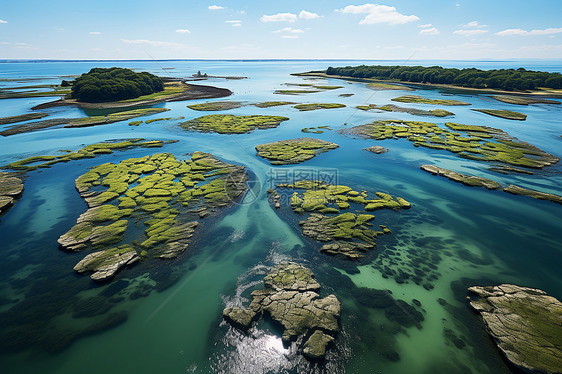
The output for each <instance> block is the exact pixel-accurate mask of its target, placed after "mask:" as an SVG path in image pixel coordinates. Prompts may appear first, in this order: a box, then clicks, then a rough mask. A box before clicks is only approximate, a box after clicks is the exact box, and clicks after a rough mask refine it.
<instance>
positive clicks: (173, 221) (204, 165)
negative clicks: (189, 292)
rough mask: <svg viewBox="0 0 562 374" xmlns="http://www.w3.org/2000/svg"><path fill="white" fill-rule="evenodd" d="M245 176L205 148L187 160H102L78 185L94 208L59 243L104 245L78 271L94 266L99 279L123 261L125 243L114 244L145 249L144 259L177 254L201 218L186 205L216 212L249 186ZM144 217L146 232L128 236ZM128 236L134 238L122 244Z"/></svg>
mask: <svg viewBox="0 0 562 374" xmlns="http://www.w3.org/2000/svg"><path fill="white" fill-rule="evenodd" d="M246 180H247V175H246V173H245V171H244V167H241V166H237V165H231V164H226V163H224V162H222V161H220V160H218V159H217V158H215V157H214V156H212V155H210V154H208V153H202V152H194V153H193V155H192V157H191V159H189V160H185V161H179V160H177V159H176V158H175V157H174V156H173V155H172V154H169V153H158V154H154V155H152V156H145V157H140V158H131V159H127V160H123V161H121V162H120V163H117V164H113V163H105V164H102V165H98V166H96V167H94V168H92V169H91V170H89V171H88V172H86V173H85V174H83V175H81V176H80V177H78V178H77V179H76V188H77V190H78V191H79V192H80V194H81V195H82V197H84V198H85V199H86V201H87V202H88V204H89V205H90V209H88V210H87V211H86V212H85V213H83V214H82V215H80V217H79V218H78V220H77V223H76V225H75V226H74V227H72V228H71V229H70V230H69V231H68V232H67V233H65V234H63V235H61V237H60V238H59V240H58V242H59V244H60V246H61V248H62V249H64V250H70V251H78V250H83V249H87V248H92V249H94V250H100V251H98V252H96V254H95V256H92V257H87V258H88V261H85V262H84V263H82V264H81V265H80V266H79V268H80V269H82V270H80V271H79V272H86V271H93V272H94V274H93V275H92V279H94V280H106V279H109V278H110V277H111V276H113V274H114V272H115V271H117V270H118V269H119V268H120V267H121V266H123V262H122V256H121V254H122V253H121V252H120V251H121V248H124V247H123V246H119V247H116V248H119V251H117V252H119V253H117V252H115V251H116V250H115V249H112V250H109V252H107V251H108V250H106V248H107V246H109V245H118V244H120V243H121V244H123V245H126V246H129V247H127V248H128V250H127V251H125V252H126V253H129V252H131V251H133V252H134V253H135V256H136V253H141V252H142V251H144V252H143V253H144V254H143V255H142V257H143V258H148V257H159V258H173V257H176V256H178V255H179V254H180V253H181V252H183V251H185V249H186V248H187V246H188V242H189V240H190V238H191V237H192V236H193V234H194V231H195V228H196V227H197V221H194V220H190V221H186V218H187V217H189V216H190V213H189V212H188V211H186V209H185V208H182V204H183V205H186V204H187V205H189V206H190V208H194V209H197V210H206V209H207V208H213V209H214V210H213V211H215V210H216V208H220V207H224V206H227V205H229V204H231V203H232V202H233V201H235V199H238V198H239V197H240V196H241V195H242V194H243V193H244V192H245V191H246V189H247V187H246V184H245V182H246ZM104 189H105V190H104ZM180 213H183V214H182V215H181V217H182V218H181V219H180V218H179V217H180ZM191 216H195V214H191ZM143 222H144V223H145V224H146V225H147V226H148V228H147V229H146V230H145V232H144V235H143V236H141V237H137V238H130V237H127V235H125V234H126V232H127V229H128V227H130V226H138V225H139V224H142V223H143ZM125 239H126V240H131V243H122V242H123V240H125ZM98 256H101V257H98ZM127 256H129V255H127ZM129 257H130V256H129ZM106 258H107V261H106V260H105V259H106ZM131 258H132V257H131ZM100 259H104V260H103V266H101V265H100V266H101V267H100V266H97V265H96V266H93V265H91V263H92V261H94V260H96V261H98V262H99V261H100ZM85 260H86V259H85ZM109 262H113V265H115V266H113V265H112V266H111V269H112V271H113V273H111V275H109V276H106V275H103V276H102V275H101V274H102V273H103V274H105V273H107V272H108V271H106V270H103V269H105V268H106V267H107V266H108V264H109ZM86 264H89V265H86ZM106 265H107V266H106ZM92 266H93V267H92ZM95 269H98V270H95ZM100 269H102V270H100ZM77 271H78V270H77ZM100 272H101V273H100Z"/></svg>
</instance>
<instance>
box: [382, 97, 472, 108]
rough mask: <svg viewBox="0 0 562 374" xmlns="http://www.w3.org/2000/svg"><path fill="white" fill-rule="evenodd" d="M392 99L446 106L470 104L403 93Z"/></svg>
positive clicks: (402, 101)
mask: <svg viewBox="0 0 562 374" xmlns="http://www.w3.org/2000/svg"><path fill="white" fill-rule="evenodd" d="M392 101H398V102H401V103H416V104H432V105H446V106H455V105H470V104H469V103H465V102H463V101H458V100H442V99H428V98H425V97H421V96H417V95H404V96H400V97H395V98H394V99H392Z"/></svg>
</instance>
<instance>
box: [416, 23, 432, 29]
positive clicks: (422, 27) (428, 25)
mask: <svg viewBox="0 0 562 374" xmlns="http://www.w3.org/2000/svg"><path fill="white" fill-rule="evenodd" d="M431 26H433V25H432V24H431V23H426V24H425V25H419V26H418V27H419V28H421V29H425V28H426V27H431Z"/></svg>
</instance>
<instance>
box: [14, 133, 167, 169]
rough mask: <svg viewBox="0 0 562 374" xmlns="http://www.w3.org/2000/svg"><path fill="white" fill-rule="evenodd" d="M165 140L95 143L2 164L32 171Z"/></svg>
mask: <svg viewBox="0 0 562 374" xmlns="http://www.w3.org/2000/svg"><path fill="white" fill-rule="evenodd" d="M164 144H165V142H163V141H161V140H151V141H145V140H144V139H130V140H125V141H121V142H107V143H95V144H90V145H87V146H85V147H84V148H82V149H79V150H78V151H76V152H69V153H66V154H64V155H60V156H33V157H28V158H26V159H24V160H20V161H16V162H12V163H11V164H8V165H6V166H4V167H5V168H7V169H13V170H24V171H32V170H35V169H37V168H47V167H50V166H51V165H54V164H57V163H59V162H68V161H72V160H80V159H83V158H94V157H96V155H99V154H110V153H113V151H114V150H123V149H130V148H133V147H142V148H152V147H162V146H164Z"/></svg>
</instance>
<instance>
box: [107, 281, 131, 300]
mask: <svg viewBox="0 0 562 374" xmlns="http://www.w3.org/2000/svg"><path fill="white" fill-rule="evenodd" d="M128 285H129V282H128V281H126V280H123V279H119V280H117V281H115V282H113V283H111V284H109V286H107V287H105V288H104V289H103V291H101V292H100V296H103V297H112V296H114V295H115V294H117V293H119V292H120V291H122V290H124V289H125V288H127V286H128Z"/></svg>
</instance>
